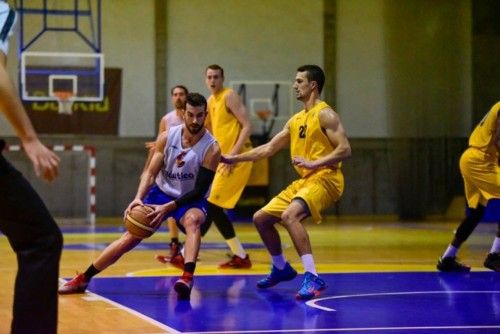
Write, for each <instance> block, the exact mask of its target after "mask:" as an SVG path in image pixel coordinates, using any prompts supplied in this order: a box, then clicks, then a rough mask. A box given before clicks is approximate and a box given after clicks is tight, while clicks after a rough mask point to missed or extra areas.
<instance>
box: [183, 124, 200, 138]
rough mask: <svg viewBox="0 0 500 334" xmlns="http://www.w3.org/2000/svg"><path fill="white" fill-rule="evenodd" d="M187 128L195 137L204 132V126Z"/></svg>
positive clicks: (196, 125)
mask: <svg viewBox="0 0 500 334" xmlns="http://www.w3.org/2000/svg"><path fill="white" fill-rule="evenodd" d="M186 128H187V130H188V131H189V133H190V134H192V135H195V134H198V133H200V131H201V130H203V125H199V124H191V125H187V126H186Z"/></svg>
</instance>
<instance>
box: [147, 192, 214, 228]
mask: <svg viewBox="0 0 500 334" xmlns="http://www.w3.org/2000/svg"><path fill="white" fill-rule="evenodd" d="M173 200H175V197H172V196H169V195H167V194H165V193H164V192H163V191H161V189H160V188H159V187H158V186H157V185H156V184H155V185H154V186H153V187H151V189H150V190H149V192H148V194H147V195H146V197H145V198H144V199H143V201H142V202H143V203H144V204H159V205H160V204H165V203H168V202H170V201H173ZM207 206H208V202H207V199H206V198H203V199H200V200H199V201H196V202H192V203H189V204H185V205H182V206H180V207H178V208H177V209H175V210H174V211H170V212H169V213H167V215H166V216H165V217H163V221H165V220H167V219H168V218H170V217H172V218H174V219H175V223H176V224H177V226H178V227H179V229H180V230H181V231H182V232H183V233H184V234H185V233H186V230H185V229H184V226H182V225H181V223H180V222H181V219H182V217H184V215H185V214H186V212H187V211H188V210H189V209H192V208H198V209H200V210H201V211H202V212H203V214H204V215H205V218H206V217H207ZM205 221H206V219H205ZM203 224H205V222H203Z"/></svg>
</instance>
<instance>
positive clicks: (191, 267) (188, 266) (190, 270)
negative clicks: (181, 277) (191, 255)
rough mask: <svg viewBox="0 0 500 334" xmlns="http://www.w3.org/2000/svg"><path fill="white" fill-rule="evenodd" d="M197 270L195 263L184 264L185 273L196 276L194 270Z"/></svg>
mask: <svg viewBox="0 0 500 334" xmlns="http://www.w3.org/2000/svg"><path fill="white" fill-rule="evenodd" d="M195 269H196V263H195V262H188V263H184V271H185V272H187V273H190V274H194V270H195Z"/></svg>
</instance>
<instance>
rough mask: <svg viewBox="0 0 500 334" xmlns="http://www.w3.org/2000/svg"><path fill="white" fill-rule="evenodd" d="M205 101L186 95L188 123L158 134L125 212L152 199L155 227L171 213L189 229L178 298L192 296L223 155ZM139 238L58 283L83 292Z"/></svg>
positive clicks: (65, 290)
mask: <svg viewBox="0 0 500 334" xmlns="http://www.w3.org/2000/svg"><path fill="white" fill-rule="evenodd" d="M206 115H207V102H206V100H205V98H204V97H203V96H202V95H201V94H198V93H190V94H188V96H187V102H186V110H185V112H184V124H183V125H179V126H176V127H173V128H170V129H169V131H168V132H163V133H161V134H160V135H159V137H158V139H157V141H156V143H155V152H154V155H153V157H152V159H151V163H150V164H149V166H148V168H147V170H146V171H145V172H144V173H143V174H142V176H141V181H140V183H139V187H138V189H137V194H136V196H135V198H134V200H133V201H132V202H131V203H130V204H129V206H128V207H127V209H126V210H125V213H124V216H126V215H127V213H128V212H129V211H130V209H131V208H132V207H134V206H136V205H140V204H149V205H150V206H152V207H153V208H154V212H152V213H150V214H149V216H150V218H152V221H151V226H152V227H157V226H158V225H159V224H161V222H163V221H164V220H165V219H166V218H168V217H173V218H175V220H176V222H177V226H178V227H179V229H181V230H182V231H183V232H185V233H186V242H185V246H184V247H185V252H184V259H185V262H184V273H183V274H182V277H181V278H179V279H178V280H177V282H176V283H175V285H174V289H175V291H176V292H177V294H178V297H179V299H189V296H190V294H191V289H192V287H193V275H194V271H195V267H196V258H197V256H198V252H199V249H200V243H201V232H200V226H201V225H202V224H203V223H205V220H206V212H207V200H206V197H207V194H208V191H209V188H210V185H211V184H212V181H213V178H214V175H215V170H216V168H217V165H218V163H219V160H220V156H221V153H220V147H219V144H218V143H217V142H216V141H215V139H214V137H213V136H212V135H211V134H210V133H209V132H208V131H207V130H206V129H205V127H204V122H205V118H206ZM140 242H141V239H139V238H137V237H134V236H133V235H132V234H130V233H129V232H125V233H124V234H123V235H122V236H121V237H120V238H119V239H118V240H116V241H114V242H113V243H111V244H110V245H109V246H108V247H107V248H106V249H105V250H104V251H103V252H102V253H101V254H100V255H99V257H98V258H97V259H96V260H95V261H94V262H93V263H92V264H91V265H90V266H89V267H88V268H87V270H86V271H85V272H84V273H82V274H78V275H77V276H76V277H75V278H73V279H72V280H71V281H69V282H66V283H65V284H64V285H62V286H61V287H60V288H59V293H60V294H71V293H83V292H85V289H86V288H87V285H88V283H89V281H90V279H91V278H92V277H93V276H95V275H96V274H98V273H99V272H101V271H102V270H104V269H106V268H107V267H109V266H110V265H112V264H113V263H114V262H116V261H117V260H118V259H119V258H120V257H121V256H122V255H123V254H125V253H126V252H128V251H129V250H131V249H133V248H134V247H135V246H137V245H138V244H139V243H140Z"/></svg>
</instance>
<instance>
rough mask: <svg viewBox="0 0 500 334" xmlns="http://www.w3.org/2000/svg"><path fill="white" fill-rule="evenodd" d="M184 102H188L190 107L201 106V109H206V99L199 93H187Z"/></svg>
mask: <svg viewBox="0 0 500 334" xmlns="http://www.w3.org/2000/svg"><path fill="white" fill-rule="evenodd" d="M186 104H189V105H190V106H191V107H201V106H203V109H205V111H206V110H207V100H206V99H205V97H204V96H203V95H201V94H200V93H188V94H187V95H186Z"/></svg>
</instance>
